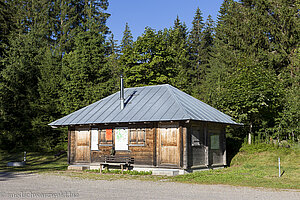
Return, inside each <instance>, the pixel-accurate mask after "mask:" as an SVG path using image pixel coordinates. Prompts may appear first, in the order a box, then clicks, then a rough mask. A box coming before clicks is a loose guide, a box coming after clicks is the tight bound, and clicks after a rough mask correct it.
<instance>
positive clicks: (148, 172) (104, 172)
mask: <svg viewBox="0 0 300 200" xmlns="http://www.w3.org/2000/svg"><path fill="white" fill-rule="evenodd" d="M85 171H86V172H95V173H99V172H100V170H99V169H87V170H85ZM102 173H103V174H122V170H119V169H113V170H111V169H104V170H102ZM123 174H129V175H151V174H152V171H140V172H139V171H136V170H123Z"/></svg>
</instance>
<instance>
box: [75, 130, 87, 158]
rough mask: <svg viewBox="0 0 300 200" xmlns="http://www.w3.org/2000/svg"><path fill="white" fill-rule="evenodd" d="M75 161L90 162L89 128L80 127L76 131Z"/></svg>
mask: <svg viewBox="0 0 300 200" xmlns="http://www.w3.org/2000/svg"><path fill="white" fill-rule="evenodd" d="M75 134H76V153H75V162H90V132H89V129H78V130H77V131H76V132H75Z"/></svg>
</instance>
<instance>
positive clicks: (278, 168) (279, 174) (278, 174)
mask: <svg viewBox="0 0 300 200" xmlns="http://www.w3.org/2000/svg"><path fill="white" fill-rule="evenodd" d="M278 169H279V172H278V173H279V174H278V175H279V177H280V176H281V172H280V157H278Z"/></svg>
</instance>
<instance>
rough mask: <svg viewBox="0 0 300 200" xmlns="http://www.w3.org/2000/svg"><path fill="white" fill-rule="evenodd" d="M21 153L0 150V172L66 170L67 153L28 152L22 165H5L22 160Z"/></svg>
mask: <svg viewBox="0 0 300 200" xmlns="http://www.w3.org/2000/svg"><path fill="white" fill-rule="evenodd" d="M23 155H24V154H23V153H22V152H21V153H8V152H6V151H1V150H0V172H1V171H2V172H3V171H31V172H33V171H36V172H43V171H53V170H66V169H67V167H68V164H67V155H66V154H63V155H61V156H58V157H56V158H55V157H54V153H40V152H28V153H27V156H26V165H25V166H24V167H7V166H6V165H7V163H8V162H18V161H23Z"/></svg>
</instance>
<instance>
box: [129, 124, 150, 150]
mask: <svg viewBox="0 0 300 200" xmlns="http://www.w3.org/2000/svg"><path fill="white" fill-rule="evenodd" d="M133 130H134V131H136V132H137V136H136V140H135V143H133V142H134V141H133V140H132V139H131V136H132V133H133V132H132V131H133ZM139 131H141V132H139ZM139 133H141V135H142V136H143V137H142V138H143V141H142V142H141V141H139ZM146 133H147V131H146V128H129V134H128V146H133V147H134V146H139V147H143V146H146Z"/></svg>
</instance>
